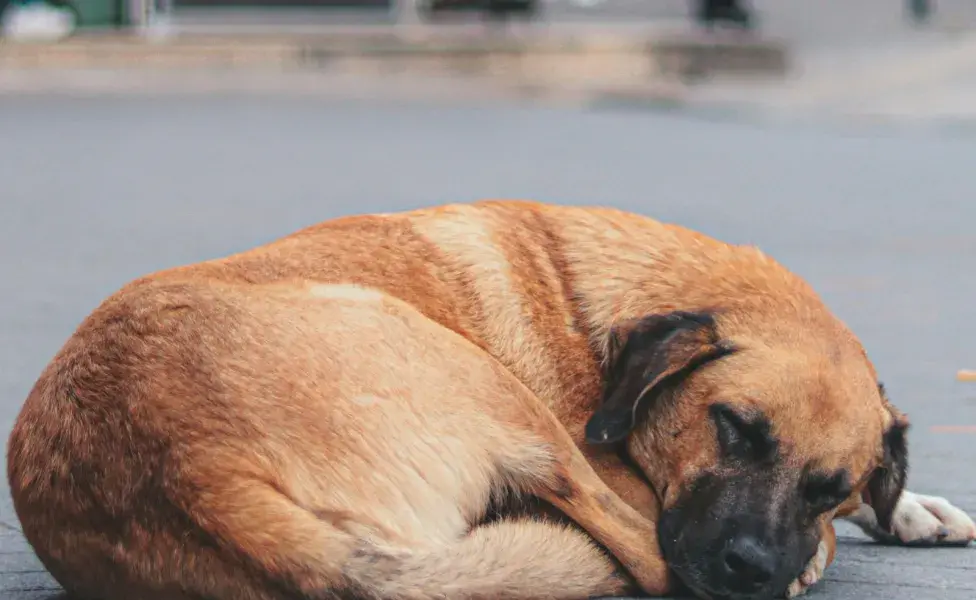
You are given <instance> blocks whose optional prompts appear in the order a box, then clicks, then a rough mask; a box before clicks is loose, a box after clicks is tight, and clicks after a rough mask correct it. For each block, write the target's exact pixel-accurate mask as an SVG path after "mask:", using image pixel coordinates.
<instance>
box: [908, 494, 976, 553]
mask: <svg viewBox="0 0 976 600" xmlns="http://www.w3.org/2000/svg"><path fill="white" fill-rule="evenodd" d="M892 528H893V529H894V534H895V535H896V536H897V537H898V539H899V540H900V541H901V542H902V543H903V544H922V545H931V544H939V545H962V544H968V543H969V542H971V541H973V540H974V539H976V523H973V520H972V519H971V518H969V515H967V514H966V513H964V512H963V511H961V510H959V509H958V508H956V507H955V506H953V505H952V504H951V503H950V502H949V501H948V500H946V499H945V498H940V497H938V496H923V495H922V494H915V493H912V492H909V491H907V490H906V491H905V492H903V493H902V495H901V498H899V500H898V505H897V506H896V507H895V514H894V516H893V518H892Z"/></svg>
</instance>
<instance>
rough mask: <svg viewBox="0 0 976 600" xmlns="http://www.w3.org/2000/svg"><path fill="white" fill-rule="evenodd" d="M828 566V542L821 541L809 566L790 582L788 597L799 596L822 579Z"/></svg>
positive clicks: (787, 591)
mask: <svg viewBox="0 0 976 600" xmlns="http://www.w3.org/2000/svg"><path fill="white" fill-rule="evenodd" d="M826 568H827V544H826V543H824V542H820V544H819V545H818V546H817V553H816V554H815V555H814V557H813V558H811V559H810V562H809V563H808V564H807V568H806V569H804V570H803V573H802V574H801V575H800V576H799V577H798V578H797V579H796V581H794V582H793V583H791V584H790V587H789V588H787V590H786V597H787V598H796V597H797V596H802V595H803V594H805V593H806V592H807V590H808V589H810V587H811V586H813V585H814V584H815V583H817V582H818V581H820V578H821V577H823V573H824V569H826Z"/></svg>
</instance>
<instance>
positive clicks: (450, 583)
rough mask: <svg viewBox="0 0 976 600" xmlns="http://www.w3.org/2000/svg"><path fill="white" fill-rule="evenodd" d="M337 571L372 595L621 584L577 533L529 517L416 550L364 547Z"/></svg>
mask: <svg viewBox="0 0 976 600" xmlns="http://www.w3.org/2000/svg"><path fill="white" fill-rule="evenodd" d="M344 575H345V576H346V578H348V580H349V582H350V583H352V584H354V586H355V587H356V588H358V589H357V592H359V593H361V594H362V595H364V596H367V597H371V598H378V599H379V598H382V599H391V598H404V599H411V600H420V599H428V598H430V599H433V598H437V599H447V598H451V599H453V598H466V599H474V598H484V599H488V598H552V599H557V598H559V599H562V598H565V599H571V598H572V599H577V598H588V597H593V596H611V595H616V594H620V593H621V592H623V591H624V590H625V589H627V587H628V584H627V582H626V581H625V580H624V579H623V578H622V577H621V576H620V575H619V571H618V570H617V568H616V566H615V564H614V562H613V561H612V560H611V559H610V558H609V557H608V556H607V555H606V554H604V552H603V551H602V550H601V549H599V548H598V547H597V546H596V545H595V544H594V543H593V542H592V541H591V540H590V538H589V537H588V536H586V535H585V534H584V533H582V532H581V531H578V530H576V529H574V528H572V527H569V526H566V525H561V524H556V523H549V522H545V521H537V520H529V519H521V520H500V521H497V522H495V523H492V524H490V525H484V526H481V527H477V528H475V529H474V530H472V531H471V533H469V534H468V535H467V536H465V537H463V538H462V539H460V540H457V541H453V542H450V543H445V544H443V545H438V546H431V547H426V548H423V549H419V548H411V549H394V548H380V547H377V546H370V547H364V548H363V549H362V550H360V551H359V552H357V553H356V554H355V555H354V556H352V557H351V558H350V560H349V562H348V563H347V565H346V568H345V569H344Z"/></svg>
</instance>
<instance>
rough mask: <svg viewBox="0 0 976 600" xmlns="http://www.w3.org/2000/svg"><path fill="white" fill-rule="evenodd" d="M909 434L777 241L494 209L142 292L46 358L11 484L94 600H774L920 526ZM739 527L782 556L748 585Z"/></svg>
mask: <svg viewBox="0 0 976 600" xmlns="http://www.w3.org/2000/svg"><path fill="white" fill-rule="evenodd" d="M601 399H602V400H601ZM906 427H907V421H906V419H905V418H904V417H903V416H902V415H901V414H900V413H899V412H898V411H897V410H896V409H894V408H893V407H892V406H891V405H890V404H889V403H888V401H887V399H886V397H885V396H884V395H883V391H881V390H879V388H878V385H877V378H876V375H875V372H874V369H873V367H872V366H871V364H870V362H869V361H868V359H867V357H866V356H865V353H864V351H863V349H862V347H861V345H860V344H859V342H858V341H857V339H856V338H855V336H854V335H853V334H852V333H851V332H850V331H849V330H848V329H847V328H846V327H845V326H844V325H843V324H842V323H841V322H839V321H838V320H837V319H836V318H835V317H834V316H833V315H832V314H831V313H830V312H829V311H828V309H827V308H826V307H825V306H824V305H823V304H822V303H821V301H820V299H819V298H818V297H817V295H816V294H815V293H814V291H813V290H811V289H810V287H809V286H808V285H807V284H806V283H804V282H803V281H802V280H801V279H800V278H798V277H796V276H794V275H793V274H791V273H790V272H788V271H787V270H786V269H785V268H783V267H782V266H780V265H779V264H777V263H776V262H774V261H773V260H771V259H769V258H768V257H766V256H764V255H763V254H762V253H760V252H759V251H758V250H756V249H754V248H751V247H742V246H732V245H727V244H724V243H721V242H718V241H716V240H713V239H711V238H709V237H706V236H703V235H700V234H698V233H695V232H692V231H689V230H686V229H683V228H680V227H676V226H671V225H665V224H661V223H658V222H656V221H654V220H651V219H648V218H645V217H642V216H637V215H634V214H628V213H624V212H620V211H616V210H612V209H604V208H569V207H559V206H553V205H544V204H536V203H529V202H516V201H509V202H503V201H491V202H479V203H474V204H459V205H450V206H443V207H438V208H431V209H426V210H416V211H412V212H405V213H397V214H385V215H370V216H355V217H348V218H342V219H336V220H332V221H328V222H325V223H323V224H320V225H317V226H313V227H310V228H308V229H305V230H302V231H300V232H297V233H295V234H293V235H290V236H287V237H285V238H283V239H280V240H278V241H276V242H273V243H271V244H268V245H266V246H263V247H259V248H256V249H253V250H251V251H248V252H244V253H241V254H238V255H234V256H230V257H227V258H223V259H219V260H212V261H207V262H204V263H200V264H195V265H189V266H184V267H179V268H174V269H170V270H167V271H163V272H159V273H155V274H153V275H150V276H148V277H145V278H142V279H139V280H137V281H134V282H132V283H130V284H129V285H127V286H125V287H124V288H123V289H122V290H120V291H118V292H117V293H115V294H114V295H112V296H111V297H110V298H108V299H107V300H106V301H105V302H104V303H103V304H102V305H101V306H100V307H98V308H97V309H96V310H95V311H94V312H93V313H92V314H91V315H90V316H89V317H88V318H87V319H85V321H84V322H83V323H82V324H81V325H80V327H79V328H78V329H77V331H76V332H75V333H74V335H73V336H72V337H71V338H70V339H69V340H68V341H67V343H66V344H65V345H64V347H63V348H62V349H61V350H60V352H59V353H58V354H57V355H56V356H55V357H54V359H53V360H52V361H51V363H50V364H49V365H48V366H47V368H46V369H45V370H44V372H43V373H42V374H41V375H40V377H39V379H38V381H37V383H36V384H35V386H34V388H33V390H32V391H31V393H30V395H29V397H28V398H27V400H26V402H25V404H24V407H23V409H22V412H21V414H20V416H19V418H18V420H17V422H16V425H15V427H14V430H13V433H12V434H11V437H10V440H9V447H8V477H9V480H10V487H11V491H12V494H13V498H14V503H15V507H16V510H17V514H18V516H19V518H20V521H21V523H22V524H23V530H24V534H25V535H26V537H27V539H28V540H29V542H30V543H31V545H32V546H33V548H34V549H35V551H36V552H37V554H38V555H39V557H40V558H41V560H42V561H43V563H44V565H45V566H46V567H47V568H48V569H49V570H50V571H51V573H52V574H53V575H54V576H55V577H56V578H57V579H58V581H60V582H61V583H62V584H63V585H64V586H65V587H66V588H67V589H68V590H69V591H71V592H73V593H75V594H77V595H78V597H80V598H91V599H95V598H98V599H101V600H122V599H130V598H139V599H140V600H153V599H165V600H183V599H186V600H189V599H202V598H214V599H224V598H227V599H230V598H234V599H241V600H248V599H254V600H257V599H261V600H270V599H284V598H330V597H367V598H503V597H524V598H536V597H551V598H577V597H584V596H588V595H598V594H615V593H622V592H625V591H628V590H632V589H633V587H634V585H636V586H638V587H640V588H643V590H645V591H646V592H648V593H651V594H664V593H667V592H669V591H671V590H673V589H675V586H676V585H678V583H679V582H684V584H686V585H687V586H688V587H689V588H690V589H692V590H693V591H696V592H698V593H700V594H702V595H735V594H739V595H740V596H742V597H746V596H749V595H751V596H754V597H758V596H761V595H764V594H765V595H770V594H778V593H782V592H784V591H786V590H787V587H788V586H790V590H793V592H791V593H795V591H796V590H797V589H798V588H803V587H805V586H806V585H808V584H809V583H810V577H806V579H803V578H801V579H803V581H802V582H798V581H793V583H792V585H790V584H791V580H793V579H796V578H797V577H798V576H799V575H800V573H801V571H803V570H804V566H805V565H807V564H808V563H810V564H814V563H816V565H815V566H816V569H814V570H815V571H816V573H814V575H815V576H818V575H819V572H820V571H821V570H822V569H823V567H824V566H825V565H826V563H827V562H829V561H830V560H832V558H833V540H834V536H833V528H832V526H831V519H833V518H835V517H838V516H844V515H857V519H859V520H858V523H859V524H861V525H862V526H863V527H865V528H866V529H868V530H871V531H876V532H880V533H879V535H884V534H886V535H895V536H897V535H899V533H898V531H897V530H896V529H897V514H896V513H897V511H898V509H897V508H896V507H897V506H898V500H899V497H900V495H901V492H902V489H903V487H904V479H905V469H906V467H907V464H906V460H907V455H906V448H905V435H904V434H905V428H906ZM862 497H863V498H866V499H867V500H868V501H867V503H862ZM913 498H914V497H913ZM532 499H540V500H541V501H542V504H541V505H539V506H537V507H536V508H534V509H531V510H530V512H532V513H533V514H534V515H535V516H536V517H537V518H531V519H529V518H519V517H517V516H514V513H513V512H511V511H512V510H513V509H519V508H522V509H524V508H526V507H532V506H534V505H533V504H532ZM913 501H914V500H913ZM549 508H555V509H556V511H555V513H556V514H555V517H554V518H553V519H541V518H538V515H539V513H540V512H543V513H545V512H552V511H549V510H548V509H549ZM868 513H870V515H869V516H865V515H868ZM933 514H934V513H933ZM703 515H705V516H707V517H708V518H703ZM560 516H565V517H568V519H564V521H563V522H559V521H558V518H559V517H560ZM709 518H711V519H712V520H711V521H709ZM872 519H873V520H872ZM566 521H568V523H567V522H566ZM943 521H945V519H943ZM940 523H941V522H940ZM970 525H971V522H968V523H965V522H964V523H962V524H961V525H959V524H958V523H957V524H956V526H955V528H954V530H953V535H956V537H959V536H963V537H965V536H966V535H969V533H967V531H965V528H966V527H969V526H970ZM728 527H734V528H737V531H738V533H737V534H735V535H739V536H747V537H748V538H749V539H748V540H746V541H747V542H749V543H754V544H759V546H760V547H765V548H767V550H768V549H770V548H772V549H773V550H775V552H776V553H778V554H779V555H782V557H783V558H782V559H778V560H779V562H778V563H776V564H775V565H773V564H772V563H770V568H771V571H770V573H769V575H770V577H769V581H766V582H761V583H762V585H759V583H757V584H756V587H755V589H751V590H750V591H749V592H748V593H745V592H743V590H741V589H739V588H735V589H733V588H729V587H728V586H729V585H732V584H731V583H729V582H728V581H724V580H723V577H724V576H723V575H722V574H721V573H718V574H717V573H716V572H715V568H716V567H715V564H713V563H714V561H713V559H712V558H710V557H712V556H713V555H719V554H721V551H723V547H722V546H721V545H718V546H716V544H717V543H718V542H719V541H720V540H721V539H725V538H726V537H728V536H729V535H730V534H729V531H728V530H727V528H728ZM960 532H961V533H960ZM926 534H927V532H921V533H919V535H926ZM735 535H732V537H733V538H734V537H735ZM902 537H904V536H902ZM916 537H917V536H916ZM659 538H660V539H659ZM944 538H945V536H941V537H940V538H939V539H944ZM818 545H819V551H818ZM747 558H748V557H747ZM668 563H670V566H671V567H672V568H673V569H674V572H676V573H677V574H678V576H679V577H678V578H677V579H675V578H673V577H672V576H671V575H670V570H669V568H668ZM621 567H622V568H621ZM808 572H809V569H808ZM815 576H814V577H813V578H814V579H815ZM723 586H724V587H723ZM733 587H734V586H733Z"/></svg>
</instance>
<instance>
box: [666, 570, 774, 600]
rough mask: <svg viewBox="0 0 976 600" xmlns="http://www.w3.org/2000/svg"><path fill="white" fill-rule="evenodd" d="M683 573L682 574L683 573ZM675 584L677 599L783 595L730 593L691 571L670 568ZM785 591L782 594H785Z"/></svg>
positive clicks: (721, 599) (743, 599) (732, 599)
mask: <svg viewBox="0 0 976 600" xmlns="http://www.w3.org/2000/svg"><path fill="white" fill-rule="evenodd" d="M683 571H684V572H683ZM671 572H672V573H674V575H675V576H676V577H675V583H677V584H678V585H677V586H676V589H675V595H677V596H679V597H689V596H692V597H695V598H701V599H702V600H755V599H756V598H775V597H782V595H783V594H773V593H770V591H769V590H758V591H756V592H751V593H742V592H732V591H729V590H723V589H721V586H715V585H710V584H709V583H708V582H706V581H702V578H701V577H700V576H698V574H697V573H695V572H694V571H692V570H683V569H675V568H672V569H671ZM785 591H786V590H785V589H784V590H783V592H784V593H785Z"/></svg>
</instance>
